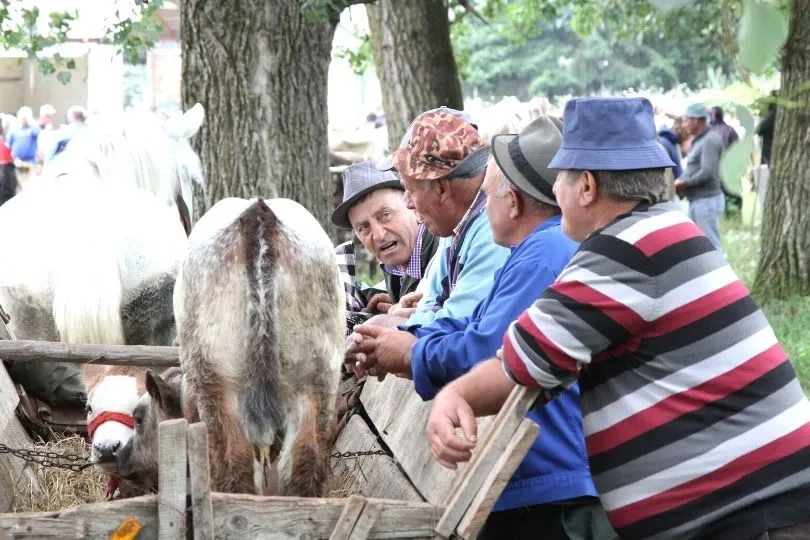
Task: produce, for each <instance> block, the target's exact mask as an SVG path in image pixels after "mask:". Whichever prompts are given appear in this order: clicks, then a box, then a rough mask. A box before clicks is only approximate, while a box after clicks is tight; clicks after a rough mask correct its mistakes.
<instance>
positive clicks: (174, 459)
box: [158, 418, 187, 540]
mask: <svg viewBox="0 0 810 540" xmlns="http://www.w3.org/2000/svg"><path fill="white" fill-rule="evenodd" d="M186 463H187V461H186V420H185V419H184V418H179V419H177V420H165V421H163V422H161V423H160V425H159V426H158V487H159V490H160V494H159V495H160V497H159V500H158V534H159V535H160V538H161V540H164V539H165V540H185V536H186Z"/></svg>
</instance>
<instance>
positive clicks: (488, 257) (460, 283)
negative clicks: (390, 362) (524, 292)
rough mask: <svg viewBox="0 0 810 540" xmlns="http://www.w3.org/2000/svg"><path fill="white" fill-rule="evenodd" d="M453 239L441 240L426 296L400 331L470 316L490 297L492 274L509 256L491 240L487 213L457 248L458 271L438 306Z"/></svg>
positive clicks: (472, 224)
mask: <svg viewBox="0 0 810 540" xmlns="http://www.w3.org/2000/svg"><path fill="white" fill-rule="evenodd" d="M452 241H453V238H452V237H447V238H442V241H441V243H440V244H439V249H438V251H437V252H436V256H437V257H439V260H438V261H437V262H438V264H439V267H438V268H437V269H436V270H435V271H434V272H432V275H431V277H430V282H429V284H428V290H427V293H426V294H425V297H424V298H423V299H422V300H421V301H420V302H419V304H418V305H417V308H416V312H415V313H414V314H413V315H411V317H410V318H409V319H408V321H407V322H406V323H405V324H404V325H402V326H401V327H400V328H402V329H403V330H408V329H411V328H412V327H413V326H414V325H425V324H430V323H431V322H433V321H434V320H435V319H438V318H441V317H469V316H470V315H471V314H472V312H473V310H474V309H475V306H476V305H477V304H478V303H479V302H480V301H481V300H483V299H484V297H485V296H486V295H487V294H489V291H490V289H492V282H493V279H494V277H495V272H496V271H497V270H498V269H499V268H500V267H501V266H503V264H504V262H506V259H507V257H509V250H508V249H506V248H505V247H501V246H499V245H498V244H496V243H495V242H494V241H493V240H492V229H491V228H490V225H489V218H488V217H487V213H486V211H483V212H481V214H480V215H478V216H477V217H475V220H474V221H473V222H472V223H471V224H470V226H469V229H468V230H467V234H466V235H465V236H464V241H463V242H462V243H461V247H460V248H459V261H460V263H461V267H462V269H461V272H460V273H459V276H458V280H457V281H456V283H455V284H454V285H453V288H452V291H451V294H450V296H449V298H447V300H445V301H444V302H443V303H442V304H441V305H438V304H437V302H436V299H437V298H438V297H439V296H441V294H442V281H443V280H445V279H447V274H448V269H447V258H446V257H445V251H446V250H447V248H448V247H449V246H450V244H451V243H452Z"/></svg>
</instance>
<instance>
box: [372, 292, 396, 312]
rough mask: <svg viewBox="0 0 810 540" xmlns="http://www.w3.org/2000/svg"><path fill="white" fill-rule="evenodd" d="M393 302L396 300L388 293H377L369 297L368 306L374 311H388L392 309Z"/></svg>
mask: <svg viewBox="0 0 810 540" xmlns="http://www.w3.org/2000/svg"><path fill="white" fill-rule="evenodd" d="M393 304H394V300H393V299H392V298H391V295H389V294H388V293H377V294H375V295H374V296H372V297H371V298H370V299H369V301H368V304H367V305H366V308H367V309H368V310H369V311H370V312H372V313H388V310H390V309H391V306H392V305H393Z"/></svg>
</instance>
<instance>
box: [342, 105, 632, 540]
mask: <svg viewBox="0 0 810 540" xmlns="http://www.w3.org/2000/svg"><path fill="white" fill-rule="evenodd" d="M561 141H562V135H561V133H560V130H559V122H558V121H556V120H554V119H552V118H550V117H548V116H545V115H543V116H541V117H539V118H537V119H535V120H534V121H533V122H532V123H531V124H529V125H528V126H527V127H526V128H525V129H524V130H523V131H522V132H521V133H520V134H519V135H498V136H496V137H495V138H494V139H493V141H492V154H493V157H492V158H491V159H490V163H489V165H488V166H487V173H486V178H485V180H484V190H485V192H486V194H487V210H486V211H487V215H488V216H489V221H490V223H491V226H492V236H493V239H494V240H495V242H496V243H498V244H499V245H502V246H505V247H508V248H510V249H511V254H510V255H509V258H508V259H507V260H506V263H505V264H504V265H503V267H502V268H501V269H500V270H498V272H497V273H496V274H495V281H494V285H493V287H492V290H491V291H490V293H489V295H487V297H486V298H485V299H484V300H483V301H482V302H480V303H479V304H478V306H476V308H475V310H474V311H473V313H472V315H471V316H470V317H459V318H454V317H443V318H440V319H436V320H435V321H433V322H432V323H430V324H428V325H425V326H419V327H415V328H411V331H412V332H413V334H410V333H408V332H404V331H400V330H395V329H390V328H380V327H375V326H366V325H364V326H359V327H358V328H357V329H356V331H357V332H358V334H360V335H361V336H362V340H361V341H360V342H359V343H357V346H356V347H352V348H351V349H350V350H352V351H354V352H359V353H360V355H359V356H360V357H361V362H360V363H361V366H362V367H363V368H365V367H376V369H377V373H378V374H385V373H389V372H393V373H395V374H397V375H404V376H406V377H408V378H412V379H413V381H414V388H415V390H416V392H417V393H418V394H419V395H420V397H421V398H422V399H424V400H430V399H433V397H434V396H435V395H436V393H437V392H438V391H439V390H440V389H441V387H442V386H444V385H445V384H447V383H449V382H450V381H452V380H453V379H455V378H457V377H460V376H461V375H463V374H464V373H466V372H467V371H469V370H470V369H471V368H472V367H473V366H474V365H475V364H477V363H478V362H481V361H484V360H486V359H488V358H490V357H491V356H493V355H494V354H495V352H496V351H497V349H498V347H499V346H500V343H501V339H502V336H503V333H504V331H505V330H506V328H507V327H508V325H509V323H510V321H512V320H513V319H514V318H515V317H517V316H518V315H520V313H521V312H522V311H523V310H525V309H526V308H527V307H528V306H529V305H530V304H531V302H532V301H533V299H535V298H537V297H538V296H539V295H540V294H541V293H542V292H543V290H544V289H545V288H546V287H547V286H548V285H550V284H551V283H552V282H553V281H554V280H555V279H556V277H557V276H558V275H559V273H560V271H561V270H562V269H563V267H565V265H566V264H567V263H568V261H569V260H570V258H571V256H572V255H573V254H574V252H575V251H576V249H577V244H576V242H573V241H572V240H570V239H568V238H566V237H565V235H563V233H562V231H561V230H560V209H559V207H558V206H557V202H556V201H555V199H554V193H553V192H552V185H553V184H554V176H555V173H554V172H553V171H551V170H549V169H548V163H549V161H551V158H552V157H554V154H555V153H556V151H557V150H558V149H559V147H560V142H561ZM400 343H402V344H403V345H404V346H403V347H397V344H400ZM530 417H531V418H532V419H533V420H534V421H535V422H537V423H538V424H539V425H540V432H541V435H540V437H538V439H537V440H536V441H535V442H534V444H533V445H532V447H531V449H530V450H529V453H528V455H527V456H526V458H525V459H524V460H523V462H522V463H521V464H520V466H519V467H518V470H517V471H516V473H515V474H514V475H513V477H512V478H511V480H510V481H509V484H507V486H506V488H505V489H504V491H503V493H502V494H501V496H500V498H499V500H498V501H497V502H496V504H495V507H494V509H493V512H492V514H491V515H490V516H489V518H488V519H487V522H486V524H485V525H484V528H483V530H482V532H481V535H480V536H479V538H480V539H481V540H489V539H492V540H510V539H515V540H517V539H522V538H535V537H536V538H540V537H542V538H547V539H549V540H553V539H561V540H562V539H569V538H570V539H578V538H594V539H597V540H610V539H613V538H616V535H615V532H614V531H613V530H612V529H611V527H610V525H609V524H608V522H607V519H606V517H605V514H604V511H603V510H602V508H601V505H600V503H599V500H598V499H597V498H596V488H595V487H594V485H593V481H592V480H591V473H590V470H589V468H588V462H587V457H586V452H585V441H584V439H583V434H582V415H581V413H580V405H579V387H578V385H576V384H575V385H573V386H572V387H571V388H569V389H568V390H567V391H566V392H565V394H564V395H563V396H562V397H561V398H560V399H559V400H557V401H556V402H555V403H554V404H552V405H551V406H549V407H547V408H545V409H543V410H541V411H533V412H532V413H530Z"/></svg>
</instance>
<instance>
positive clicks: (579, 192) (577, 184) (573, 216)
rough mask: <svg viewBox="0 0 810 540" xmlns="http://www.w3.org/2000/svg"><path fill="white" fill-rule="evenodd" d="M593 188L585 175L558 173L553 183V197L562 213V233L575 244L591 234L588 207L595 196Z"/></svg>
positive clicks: (568, 172) (567, 172)
mask: <svg viewBox="0 0 810 540" xmlns="http://www.w3.org/2000/svg"><path fill="white" fill-rule="evenodd" d="M591 178H592V177H591ZM594 187H595V185H593V186H591V185H590V183H589V182H588V179H587V178H586V173H581V174H576V173H573V172H570V171H560V172H559V173H557V181H556V182H554V195H555V196H556V198H557V204H559V205H560V210H561V211H562V231H563V233H565V235H566V236H567V237H568V238H570V239H571V240H574V241H576V242H582V241H583V240H585V238H587V237H588V235H589V234H591V233H592V232H593V227H592V226H591V225H590V219H589V216H590V213H591V212H590V209H589V205H590V203H591V202H592V201H593V200H594V196H595V195H596V192H595V190H594V189H593V188H594Z"/></svg>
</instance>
